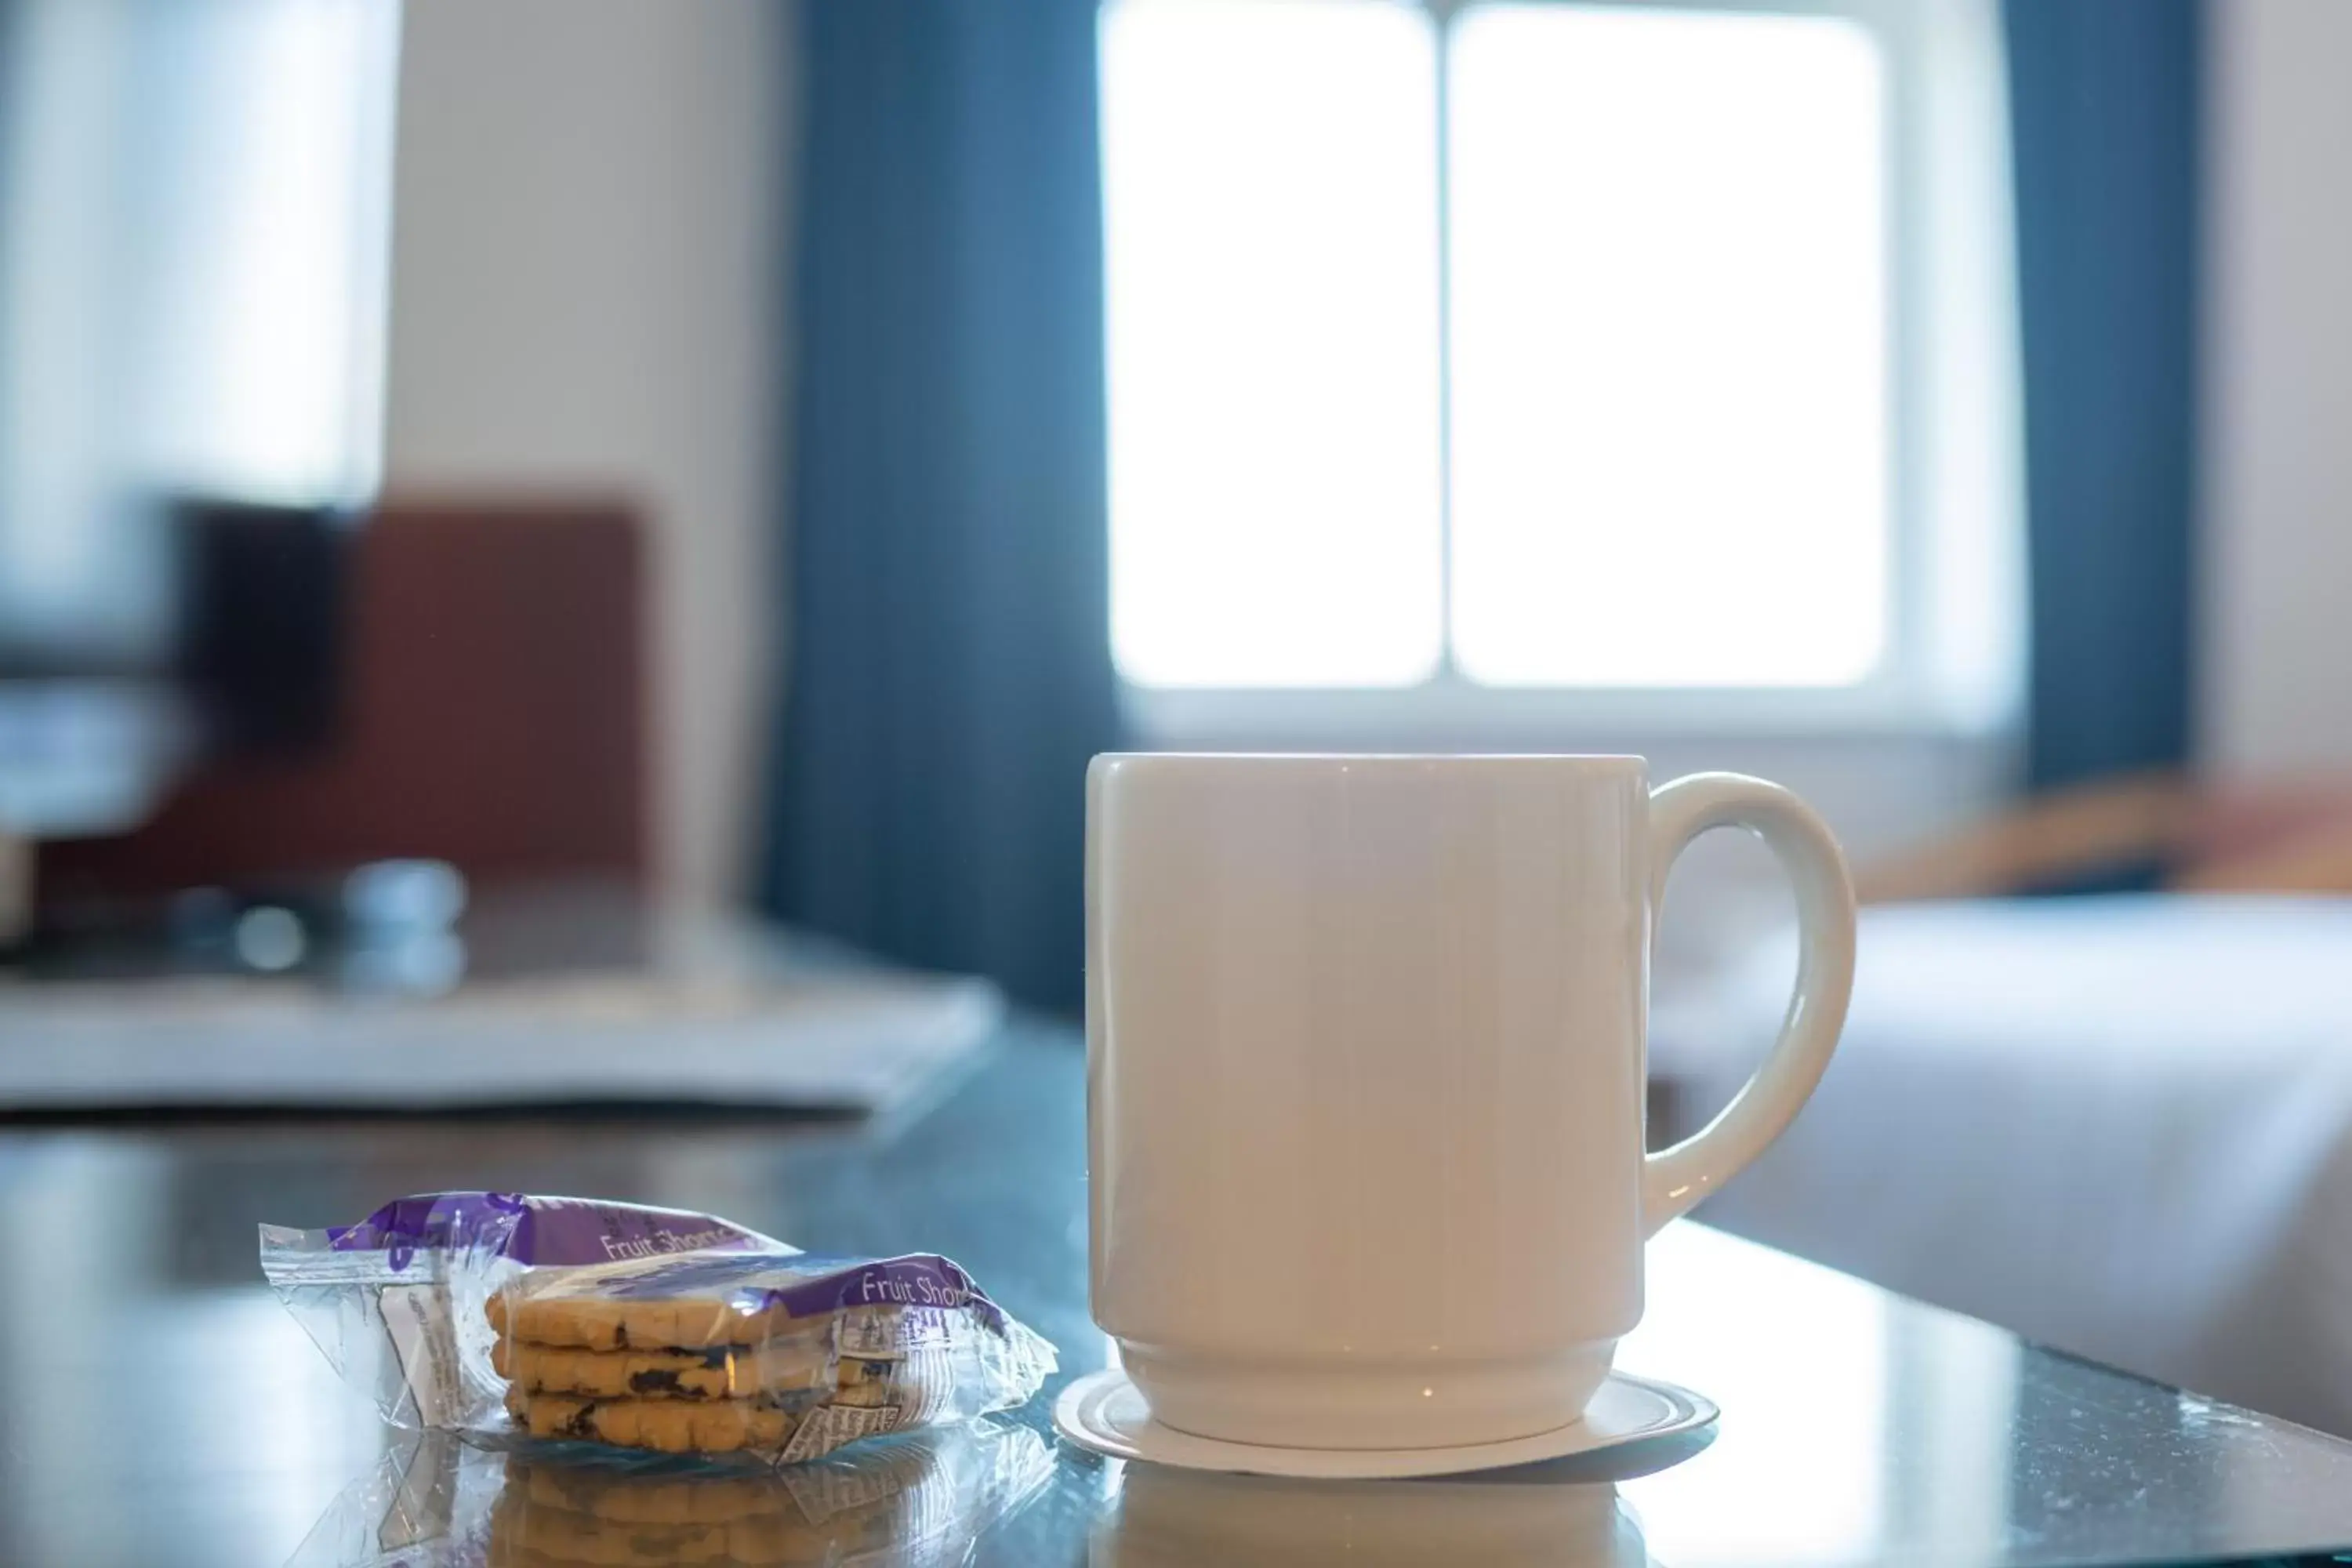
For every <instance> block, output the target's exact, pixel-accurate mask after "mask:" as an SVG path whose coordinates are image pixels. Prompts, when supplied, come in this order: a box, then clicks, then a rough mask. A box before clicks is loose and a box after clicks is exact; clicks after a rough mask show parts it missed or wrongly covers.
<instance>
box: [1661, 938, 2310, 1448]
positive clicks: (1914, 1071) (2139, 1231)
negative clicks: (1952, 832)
mask: <svg viewBox="0 0 2352 1568" xmlns="http://www.w3.org/2000/svg"><path fill="white" fill-rule="evenodd" d="M1792 966H1793V948H1792V946H1791V945H1790V943H1789V942H1786V941H1785V940H1784V941H1781V942H1776V943H1772V944H1769V945H1768V946H1767V947H1766V948H1764V949H1760V950H1759V952H1756V953H1755V954H1754V955H1753V956H1752V957H1751V958H1749V959H1748V960H1746V961H1744V962H1743V963H1740V964H1738V965H1737V966H1735V968H1734V970H1733V971H1732V972H1731V973H1730V974H1729V975H1728V976H1727V978H1726V979H1725V980H1724V982H1723V983H1722V984H1720V985H1719V986H1718V987H1717V988H1716V989H1715V990H1714V991H1713V992H1712V993H1711V995H1710V999H1709V1000H1708V1001H1706V1002H1705V1003H1702V1004H1699V1005H1687V1006H1678V1007H1673V1008H1668V1007H1665V1006H1663V1005H1662V1006H1661V1008H1660V1010H1659V1014H1658V1016H1657V1017H1656V1018H1655V1020H1654V1026H1653V1038H1652V1053H1653V1070H1654V1071H1656V1072H1659V1073H1662V1074H1665V1075H1668V1076H1671V1077H1674V1078H1676V1079H1682V1080H1684V1081H1685V1082H1688V1083H1691V1084H1693V1085H1694V1086H1696V1098H1697V1099H1698V1100H1701V1101H1703V1102H1704V1103H1705V1106H1706V1108H1708V1109H1711V1108H1712V1107H1713V1106H1714V1105H1716V1104H1719V1103H1720V1102H1721V1101H1722V1100H1724V1099H1726V1098H1727V1097H1728V1095H1729V1093H1730V1092H1731V1090H1732V1089H1734V1088H1736V1087H1737V1085H1738V1082H1739V1080H1740V1079H1742V1078H1744V1077H1745V1075H1746V1072H1747V1069H1748V1066H1749V1064H1750V1063H1752V1062H1753V1060H1754V1059H1755V1057H1756V1054H1757V1053H1758V1052H1759V1051H1760V1050H1761V1048H1762V1045H1763V1042H1764V1040H1765V1039H1767V1038H1768V1037H1769V1035H1770V1033H1771V1030H1772V1028H1773V1026H1775V1025H1776V1024H1777V1022H1778V1019H1779V1014H1780V1008H1781V1006H1782V1005H1784V1004H1785V1000H1786V994H1787V991H1788V985H1789V976H1790V973H1791V969H1792ZM1700 1217H1701V1218H1703V1219H1706V1220H1708V1221H1709V1222H1711V1223H1714V1224H1717V1225H1721V1226H1726V1227H1727V1228H1729V1229H1732V1230H1736V1231H1739V1232H1741V1233H1744V1234H1746V1235H1749V1236H1752V1237H1757V1238H1759V1239H1760V1240H1764V1241H1767V1242H1770V1243H1772V1244H1774V1245H1777V1246H1780V1247H1785V1248H1786V1249H1788V1250H1790V1251H1792V1252H1796V1253H1798V1254H1801V1255H1802V1256H1804V1257H1808V1258H1817V1259H1819V1260H1821V1261H1822V1262H1825V1263H1829V1264H1832V1265H1833V1266H1835V1267H1838V1268H1843V1269H1846V1270H1848V1271H1850V1272H1853V1273H1855V1274H1859V1275H1862V1276H1864V1277H1865V1278H1868V1279H1874V1280H1876V1281H1877V1282H1879V1283H1881V1284H1883V1285H1885V1286H1887V1287H1889V1288H1891V1289H1896V1290H1900V1291H1903V1292H1905V1293H1906V1294H1909V1295H1913V1296H1916V1297H1919V1298H1922V1299H1924V1300H1929V1301H1934V1302H1937V1303H1938V1304H1941V1305H1945V1306H1948V1307H1952V1308H1956V1309H1958V1310H1962V1311H1965V1312H1969V1313H1971V1314H1974V1315H1976V1316H1978V1317H1981V1318H1986V1319H1989V1320H1990V1321H1995V1322H1999V1323H2001V1324H2004V1325H2006V1326H2008V1327H2010V1328H2011V1329H2014V1330H2016V1331H2019V1332H2021V1333H2022V1334H2024V1335H2026V1336H2028V1337H2029V1338H2032V1339H2035V1340H2040V1341H2042V1342H2046V1343H2049V1344H2052V1345H2055V1346H2057V1347H2059V1348H2062V1349H2065V1350H2070V1351H2074V1352H2079V1353H2082V1354H2084V1355H2088V1356H2091V1357H2093V1358H2095V1359H2096V1360H2099V1361H2103V1362H2106V1363H2111V1364H2114V1365H2117V1366H2121V1367H2124V1368H2126V1369H2128V1370H2131V1371H2135V1372H2139V1373H2145V1374H2147V1375H2149V1376H2153V1377H2158V1378H2161V1379H2163V1380H2164V1381H2167V1382H2170V1383H2176V1384H2182V1385H2184V1386H2187V1387H2189V1388H2194V1389H2198V1390H2200V1391H2201V1392H2205V1393H2209V1394H2218V1395H2221V1396H2223V1397H2225V1398H2228V1399H2231V1400H2234V1401H2237V1402H2239V1403H2242V1404H2245V1405H2253V1406H2255V1407H2257V1408H2261V1409H2264V1410H2269V1411H2273V1412H2275V1413H2277V1414H2280V1415H2287V1416H2290V1417H2293V1418H2295V1419H2299V1420H2302V1421H2305V1422H2308V1423H2310V1424H2311V1425H2314V1426H2323V1427H2326V1428H2328V1429H2330V1430H2333V1431H2336V1432H2340V1433H2346V1434H2352V900H2286V899H2205V898H2179V897H2165V896H2149V897H2137V898H2101V899H2079V900H2021V901H2001V902H1978V903H1964V904H1946V905H1913V906H1895V907H1888V908H1884V909H1877V910H1870V911H1867V912H1866V913H1865V916H1864V922H1863V930H1862V947H1861V962H1860V968H1859V977H1858V980H1857V983H1856V990H1855V995H1854V1005H1853V1016H1852V1018H1851V1021H1850V1022H1849V1024H1848V1026H1847V1030H1846V1035H1845V1039H1844V1043H1843V1046H1842V1047H1841V1048H1840V1050H1839V1053H1838V1058H1837V1061H1836V1062H1835V1064H1834V1065H1833V1066H1832V1068H1831V1069H1830V1072H1829V1076H1828V1077H1827V1079H1825V1080H1824V1081H1823V1083H1822V1087H1821V1089H1820V1090H1819V1092H1818V1093H1817V1095H1816V1096H1815V1099H1814V1100H1813V1102H1812V1103H1811V1105H1810V1106H1808V1108H1807V1109H1806V1110H1805V1111H1804V1113H1803V1114H1802V1115H1801V1117H1800V1118H1799V1120H1798V1121H1797V1124H1796V1125H1795V1126H1794V1127H1793V1128H1792V1129H1791V1130H1790V1132H1789V1134H1788V1136H1787V1137H1786V1138H1784V1139H1783V1140H1782V1141H1781V1142H1780V1144H1779V1145H1778V1146H1776V1147H1775V1148H1774V1149H1772V1150H1771V1151H1770V1152H1768V1153H1767V1154H1766V1155H1765V1156H1764V1157H1763V1159H1761V1160H1760V1161H1759V1162H1758V1163H1757V1164H1756V1166H1755V1167H1754V1168H1752V1169H1751V1170H1750V1171H1749V1172H1748V1173H1746V1174H1745V1175H1744V1176H1742V1177H1740V1178H1739V1179H1738V1180H1737V1181H1735V1182H1734V1183H1732V1184H1730V1186H1729V1187H1728V1189H1727V1191H1726V1192H1725V1193H1724V1194H1722V1195H1721V1196H1719V1197H1717V1199H1715V1200H1713V1201H1712V1202H1711V1203H1709V1204H1708V1205H1706V1208H1705V1209H1703V1210H1702V1211H1701V1212H1700Z"/></svg>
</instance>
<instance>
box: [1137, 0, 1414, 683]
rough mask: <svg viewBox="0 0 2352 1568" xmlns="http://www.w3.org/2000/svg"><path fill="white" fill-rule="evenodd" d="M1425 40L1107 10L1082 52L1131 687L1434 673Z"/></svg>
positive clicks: (1341, 19)
mask: <svg viewBox="0 0 2352 1568" xmlns="http://www.w3.org/2000/svg"><path fill="white" fill-rule="evenodd" d="M1434 48H1435V43H1434V30H1433V27H1432V26H1431V24H1430V21H1429V18H1428V17H1427V16H1425V15H1423V13H1422V12H1420V11H1418V10H1412V9H1407V8H1405V7H1403V6H1400V5H1359V4H1349V3H1345V0H1340V3H1333V0H1127V3H1123V4H1119V5H1115V6H1114V7H1113V8H1112V9H1111V11H1110V12H1109V13H1108V17H1107V19H1106V21H1105V24H1104V30H1103V38H1102V84H1103V94H1102V98H1103V110H1102V159H1103V194H1104V226H1105V230H1106V233H1107V236H1108V255H1109V257H1110V266H1109V273H1108V279H1107V285H1108V292H1109V316H1108V335H1109V362H1108V371H1109V385H1110V432H1111V434H1110V491H1111V558H1112V563H1113V564H1112V608H1111V626H1112V636H1113V638H1114V640H1115V643H1116V649H1115V651H1116V654H1117V657H1118V666H1119V668H1120V669H1121V670H1122V671H1123V672H1124V673H1125V674H1126V675H1127V677H1128V679H1131V680H1136V681H1140V682H1144V683H1147V684H1153V685H1169V686H1395V685H1403V684H1407V683H1409V682H1412V681H1416V680H1420V679H1423V678H1425V677H1426V676H1427V675H1428V674H1429V673H1430V672H1431V671H1432V670H1433V669H1434V668H1436V666H1437V662H1438V656H1439V649H1440V643H1439V637H1440V632H1439V623H1440V619H1441V616H1440V587H1441V584H1442V582H1443V571H1444V566H1443V555H1442V542H1441V532H1440V529H1441V522H1440V515H1439V513H1440V495H1439V483H1440V481H1439V444H1438V436H1439V414H1438V382H1437V362H1438V304H1439V292H1438V286H1437V277H1438V271H1437V268H1438V236H1437V210H1438V209H1437V143H1436V139H1435V138H1434V137H1433V135H1432V134H1431V132H1430V127H1431V125H1432V124H1433V121H1434V116H1435V114H1436V105H1437V78H1436V75H1435V72H1434V68H1433V64H1432V62H1433V58H1434V56H1433V50H1434Z"/></svg>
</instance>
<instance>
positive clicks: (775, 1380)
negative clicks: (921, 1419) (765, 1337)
mask: <svg viewBox="0 0 2352 1568" xmlns="http://www.w3.org/2000/svg"><path fill="white" fill-rule="evenodd" d="M834 1362H835V1357H834V1354H833V1349H832V1346H831V1344H830V1342H828V1340H827V1338H826V1337H825V1336H824V1335H799V1336H795V1337H794V1338H793V1339H789V1340H782V1341H779V1342H776V1343H774V1344H770V1345H761V1346H760V1347H758V1348H756V1349H744V1348H741V1347H738V1346H733V1345H714V1346H711V1347H709V1348H708V1349H704V1350H698V1351H694V1350H646V1351H583V1350H572V1349H569V1348H566V1347H562V1346H558V1345H544V1344H533V1343H531V1342H529V1341H527V1340H505V1339H501V1340H499V1342H498V1343H497V1344H496V1345H495V1346H494V1347H493V1348H492V1350H491V1352H490V1365H491V1368H492V1370H494V1371H495V1372H497V1373H498V1374H499V1376H500V1377H503V1378H505V1379H506V1380H507V1381H508V1382H509V1383H511V1384H515V1385H517V1386H518V1387H520V1388H521V1389H523V1390H525V1391H526V1392H528V1393H531V1394H588V1395H592V1396H593V1397H596V1398H600V1399H620V1398H626V1397H630V1396H633V1395H634V1396H639V1397H643V1396H648V1395H666V1396H668V1397H671V1398H680V1399H738V1398H748V1397H753V1396H756V1395H759V1394H777V1393H783V1392H788V1391H793V1390H800V1389H811V1388H819V1389H821V1388H827V1387H830V1386H832V1384H833V1381H834V1376H835V1367H834Z"/></svg>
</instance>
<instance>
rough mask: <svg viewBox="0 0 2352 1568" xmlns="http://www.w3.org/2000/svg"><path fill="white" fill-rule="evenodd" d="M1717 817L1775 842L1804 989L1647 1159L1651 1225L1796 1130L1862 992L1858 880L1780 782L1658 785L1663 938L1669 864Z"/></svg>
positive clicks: (1737, 779)
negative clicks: (1733, 1080)
mask: <svg viewBox="0 0 2352 1568" xmlns="http://www.w3.org/2000/svg"><path fill="white" fill-rule="evenodd" d="M1711 827H1745V828H1747V829H1748V831H1750V832H1752V833H1754V834H1755V835H1756V836H1757V837H1760V838H1761V839H1763V840H1764V842H1765V844H1766V846H1767V847H1769V848H1770V849H1771V851H1772V854H1773V856H1774V858H1777V859H1778V860H1779V861H1780V869H1781V870H1782V871H1783V872H1785V873H1787V875H1788V878H1789V881H1790V885H1791V886H1792V887H1793V888H1794V889H1795V890H1796V895H1797V989H1796V994H1794V995H1793V996H1792V997H1790V1002H1789V1012H1788V1016H1787V1017H1785V1018H1784V1019H1782V1020H1781V1024H1780V1038H1779V1039H1777V1040H1775V1041H1773V1042H1772V1049H1771V1050H1770V1051H1769V1053H1768V1054H1767V1055H1766V1056H1765V1058H1764V1063H1763V1065H1762V1066H1761V1067H1759V1068H1757V1069H1756V1075H1755V1076H1754V1077H1753V1078H1750V1079H1748V1083H1747V1085H1746V1087H1744V1088H1742V1089H1740V1091H1739V1092H1738V1094H1737V1095H1735V1096H1734V1097H1733V1098H1732V1101H1731V1103H1730V1104H1729V1105H1727V1106H1726V1107H1724V1109H1723V1112H1722V1114H1721V1115H1719V1116H1717V1118H1716V1119H1715V1120H1714V1121H1710V1122H1708V1123H1707V1124H1706V1127H1704V1128H1702V1129H1701V1130H1700V1131H1697V1132H1695V1133H1693V1134H1692V1135H1691V1136H1690V1137H1688V1138H1685V1139H1684V1140H1683V1141H1682V1142H1679V1143H1677V1144H1675V1146H1674V1147H1673V1148H1671V1149H1667V1150H1664V1151H1662V1152H1659V1153H1655V1154H1651V1155H1647V1156H1645V1157H1644V1158H1643V1162H1642V1234H1643V1236H1645V1237H1647V1236H1654V1235H1656V1234H1657V1231H1658V1227H1659V1226H1663V1225H1664V1224H1665V1223H1666V1221H1668V1220H1670V1219H1673V1218H1674V1217H1675V1215H1679V1214H1682V1213H1684V1212H1685V1210H1687V1209H1689V1208H1690V1207H1691V1205H1694V1204H1696V1203H1697V1202H1698V1201H1699V1200H1700V1199H1701V1198H1704V1197H1706V1195H1707V1194H1710V1193H1712V1192H1714V1191H1715V1190H1716V1189H1717V1187H1720V1186H1721V1185H1722V1184H1724V1183H1725V1182H1726V1181H1727V1180H1729V1179H1730V1178H1731V1177H1732V1176H1734V1175H1737V1174H1738V1173H1739V1172H1740V1171H1741V1170H1742V1169H1743V1168H1744V1167H1745V1166H1746V1165H1747V1164H1748V1162H1749V1161H1750V1160H1753V1159H1755V1158H1756V1156H1757V1155H1759V1154H1761V1153H1762V1152H1764V1150H1765V1148H1766V1147H1767V1146H1768V1145H1769V1144H1770V1143H1771V1142H1772V1140H1773V1139H1775V1138H1778V1137H1779V1136H1780V1134H1781V1133H1782V1132H1783V1131H1786V1130H1787V1129H1788V1126H1789V1123H1790V1121H1793V1120H1794V1119H1795V1117H1796V1114H1797V1112H1798V1110H1800V1109H1801V1108H1802V1107H1803V1105H1804V1103H1805V1100H1806V1099H1807V1098H1808V1097H1809V1096H1811V1093H1812V1092H1813V1086H1814V1085H1815V1084H1818V1083H1819V1082H1821V1080H1822V1070H1823V1069H1824V1068H1827V1067H1828V1066H1829V1065H1830V1053H1831V1052H1832V1051H1834V1050H1835V1049H1836V1048H1837V1039H1838V1030H1839V1029H1840V1028H1841V1027H1842V1026H1843V1025H1844V1023H1845V1009H1846V1002H1847V1000H1848V998H1849V997H1850V996H1851V995H1852V994H1853V879H1852V878H1851V877H1849V876H1848V875H1847V874H1846V868H1845V856H1844V854H1843V851H1841V850H1840V849H1839V848H1838V843H1837V840H1836V839H1835V838H1833V837H1831V836H1830V830H1829V827H1828V826H1827V825H1826V824H1824V823H1823V822H1822V819H1821V817H1820V816H1817V815H1815V813H1814V811H1813V808H1812V807H1811V806H1809V805H1806V804H1805V803H1804V802H1803V801H1801V800H1800V799H1798V798H1797V797H1796V796H1795V795H1791V794H1790V792H1789V791H1787V790H1785V789H1782V788H1781V787H1780V785H1779V784H1767V783H1765V782H1764V781H1763V780H1762V779H1752V778H1748V777H1746V776H1745V775H1743V774H1739V773H1692V774H1691V775H1689V776H1688V777H1687V778H1679V779H1676V780H1675V781H1674V783H1672V784H1664V785H1661V786H1660V787H1659V788H1657V789H1655V790H1654V791H1652V792H1651V795H1650V928H1651V936H1652V938H1653V940H1654V939H1655V937H1656V934H1657V922H1658V912H1659V910H1660V909H1661V907H1662V906H1663V905H1664V902H1665V894H1666V874H1667V873H1668V872H1669V871H1671V870H1673V869H1674V864H1675V857H1677V856H1679V855H1680V854H1681V853H1682V852H1683V850H1684V849H1685V848H1686V847H1688V846H1689V844H1690V842H1691V840H1692V839H1694V838H1696V837H1698V836H1699V835H1700V834H1702V833H1705V832H1706V830H1707V829H1709V828H1711Z"/></svg>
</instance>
